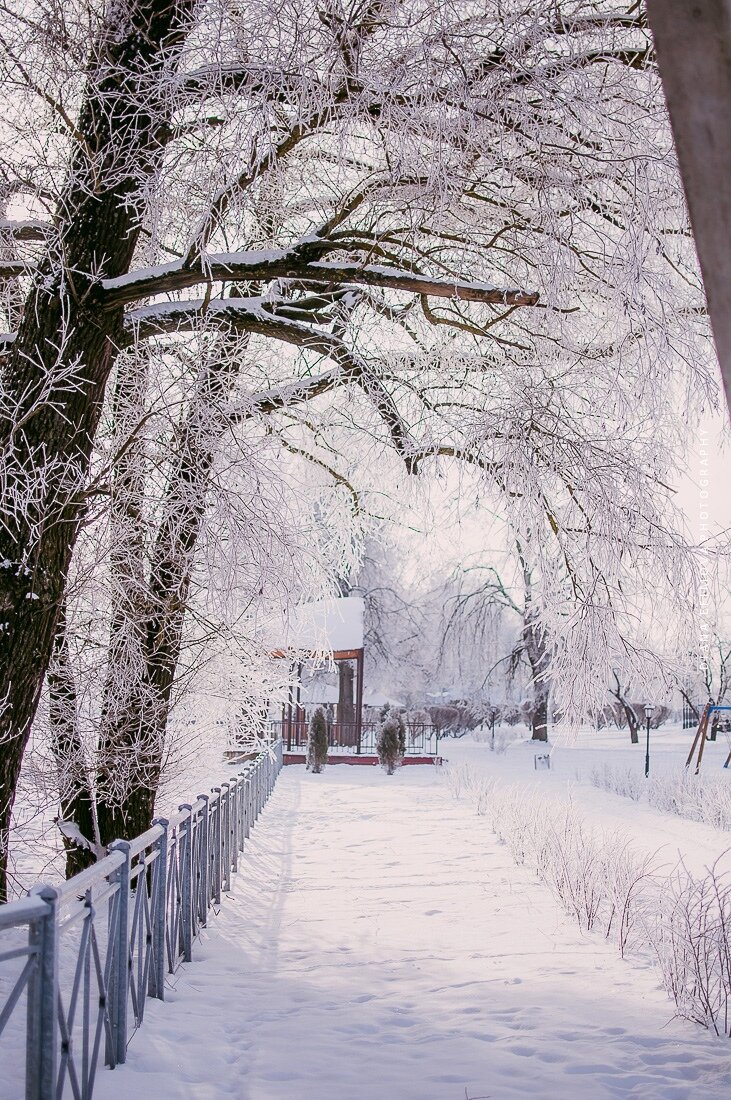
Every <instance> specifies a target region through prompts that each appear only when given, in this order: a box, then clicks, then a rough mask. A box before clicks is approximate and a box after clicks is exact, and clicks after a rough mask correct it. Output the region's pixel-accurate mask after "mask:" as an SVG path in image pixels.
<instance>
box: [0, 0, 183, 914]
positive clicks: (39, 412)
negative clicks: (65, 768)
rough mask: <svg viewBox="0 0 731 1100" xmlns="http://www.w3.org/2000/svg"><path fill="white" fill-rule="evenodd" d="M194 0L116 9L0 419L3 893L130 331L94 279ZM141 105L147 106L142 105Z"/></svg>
mask: <svg viewBox="0 0 731 1100" xmlns="http://www.w3.org/2000/svg"><path fill="white" fill-rule="evenodd" d="M194 6H195V4H194V0H178V2H177V3H175V4H171V3H169V2H167V0H152V2H150V0H128V2H127V3H126V4H125V5H124V6H120V5H112V6H111V7H110V8H109V9H108V12H109V14H108V16H107V20H108V21H107V24H106V25H105V27H104V29H103V31H102V33H101V37H100V40H99V41H98V42H96V43H95V48H94V50H93V56H92V58H91V61H90V65H89V75H88V79H87V86H86V90H85V94H84V100H83V103H82V106H81V109H80V113H79V117H78V121H77V123H76V127H75V138H74V153H73V156H72V157H71V162H70V165H69V172H68V177H67V182H66V185H65V188H64V190H63V192H62V194H61V196H60V200H59V205H58V209H57V213H56V217H55V220H54V226H53V240H52V241H51V243H50V245H49V248H48V251H47V253H46V256H45V258H44V260H43V262H42V263H41V265H40V271H39V273H38V275H37V277H36V278H35V280H34V285H33V288H32V290H31V292H30V295H29V298H28V301H27V303H26V307H25V310H24V314H23V320H22V323H21V325H20V328H19V330H18V335H17V338H16V340H15V342H14V344H13V349H12V353H11V355H10V359H9V364H8V367H7V370H6V372H5V377H4V379H3V381H4V385H5V388H6V390H7V393H8V395H9V397H10V400H11V401H14V402H15V404H16V413H15V415H14V416H13V417H12V419H9V420H7V421H6V422H5V423H4V424H3V425H2V426H0V454H3V455H4V469H3V471H2V473H3V480H4V484H3V498H4V508H3V511H4V515H3V516H2V520H3V522H2V523H1V524H0V564H1V565H2V568H0V624H1V626H0V629H1V630H2V645H0V699H1V700H2V713H0V744H2V745H3V747H4V750H3V753H2V756H1V757H0V900H1V899H3V898H4V897H6V894H7V876H6V871H7V858H8V843H9V828H10V817H11V813H12V807H13V799H14V797H15V790H16V786H17V781H18V776H19V773H20V766H21V761H22V758H23V752H24V750H25V746H26V743H27V740H28V736H29V733H30V727H31V723H32V721H33V717H34V715H35V712H36V708H37V706H38V700H39V697H40V692H41V688H42V685H43V679H44V677H45V675H46V671H47V669H48V664H49V661H50V657H51V651H52V647H53V639H54V636H55V632H56V624H57V620H58V616H59V611H60V608H61V604H62V600H63V594H64V589H65V584H66V578H67V575H68V569H69V563H70V560H71V554H72V551H73V547H74V543H75V541H76V538H77V535H78V530H79V522H80V518H81V514H82V509H83V495H82V493H83V485H84V481H85V478H86V474H87V472H88V468H89V462H90V456H91V450H92V446H93V442H94V438H95V436H96V431H97V426H98V422H99V416H100V412H101V408H102V401H103V398H104V390H105V386H106V383H107V379H108V377H109V372H110V370H111V368H112V366H113V364H114V361H115V358H116V354H117V350H116V349H117V348H118V347H119V346H120V344H121V342H122V339H123V317H122V310H121V308H117V309H114V310H110V311H109V312H102V311H101V310H99V309H98V306H97V297H98V287H99V280H101V279H102V278H110V277H111V278H115V277H118V276H120V275H123V274H125V273H126V272H127V271H128V269H129V266H130V263H131V260H132V256H133V253H134V249H135V245H136V242H137V237H138V233H139V218H138V214H137V206H138V203H137V201H136V194H137V192H138V191H139V189H140V185H141V184H143V183H144V180H145V179H146V178H148V177H149V176H150V175H151V174H152V172H153V171H154V170H155V168H156V166H157V164H158V162H159V159H160V155H161V146H160V142H159V140H158V136H157V135H158V132H159V130H160V127H161V123H162V121H163V120H164V119H165V118H166V117H167V115H168V112H169V109H170V108H169V106H167V105H166V101H165V98H164V95H165V93H164V81H162V82H161V94H160V98H159V102H156V103H150V102H149V101H150V99H151V98H152V99H153V100H154V98H155V97H154V96H153V97H150V96H149V93H146V96H143V95H142V94H141V90H142V88H143V86H145V85H147V84H148V82H150V81H151V80H152V78H153V76H154V75H155V74H156V72H158V71H160V70H162V68H163V66H169V65H170V64H171V63H172V62H173V60H174V59H175V58H176V57H177V54H178V52H179V48H180V46H181V45H182V43H183V41H184V39H185V36H186V34H187V31H188V27H189V23H190V19H191V16H192V12H193V10H194ZM143 103H145V106H142V104H143Z"/></svg>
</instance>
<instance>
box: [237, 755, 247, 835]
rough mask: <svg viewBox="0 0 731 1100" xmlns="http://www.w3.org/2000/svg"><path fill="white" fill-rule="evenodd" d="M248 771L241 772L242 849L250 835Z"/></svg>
mask: <svg viewBox="0 0 731 1100" xmlns="http://www.w3.org/2000/svg"><path fill="white" fill-rule="evenodd" d="M247 775H248V772H247V771H246V770H244V771H240V772H239V783H240V785H241V850H242V851H243V850H244V842H245V840H246V837H247V836H248V779H247V778H246V777H247Z"/></svg>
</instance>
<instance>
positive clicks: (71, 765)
mask: <svg viewBox="0 0 731 1100" xmlns="http://www.w3.org/2000/svg"><path fill="white" fill-rule="evenodd" d="M65 620H66V616H65V608H63V607H62V609H61V613H60V615H59V621H58V626H57V629H56V637H55V638H54V642H53V654H52V657H51V662H50V664H49V667H48V699H49V719H50V726H51V743H52V747H53V755H54V757H55V759H56V770H57V772H58V791H59V802H60V807H61V818H62V820H64V821H73V822H75V824H76V825H78V827H79V831H80V832H81V834H82V836H85V837H86V838H87V839H88V840H89V841H90V842H91V843H94V842H95V839H96V823H95V821H94V801H93V796H92V791H91V786H90V783H89V771H88V767H87V761H86V757H85V753H84V747H83V744H82V741H81V737H80V736H79V727H78V720H77V707H76V682H75V680H74V674H73V670H72V668H71V661H70V659H69V651H68V641H67V638H66V621H65ZM63 844H64V848H65V849H66V878H71V877H72V876H73V875H75V874H77V873H78V872H79V871H83V870H84V868H85V867H89V866H91V864H92V863H93V862H94V859H95V857H94V853H93V852H92V851H90V850H89V849H88V848H83V847H81V846H80V845H77V844H74V843H73V842H72V841H70V840H69V839H68V838H67V837H65V836H64V838H63Z"/></svg>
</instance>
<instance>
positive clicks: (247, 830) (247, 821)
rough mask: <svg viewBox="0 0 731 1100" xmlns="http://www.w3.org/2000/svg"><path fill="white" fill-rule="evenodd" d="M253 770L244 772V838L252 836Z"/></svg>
mask: <svg viewBox="0 0 731 1100" xmlns="http://www.w3.org/2000/svg"><path fill="white" fill-rule="evenodd" d="M250 775H251V772H250V771H248V770H247V771H246V772H244V838H245V839H248V838H249V837H250V836H251V779H250Z"/></svg>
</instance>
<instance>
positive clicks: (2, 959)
mask: <svg viewBox="0 0 731 1100" xmlns="http://www.w3.org/2000/svg"><path fill="white" fill-rule="evenodd" d="M281 767H282V745H281V742H277V743H275V744H273V745H272V746H271V748H269V749H266V750H264V751H262V752H260V753H259V754H258V755H257V756H256V758H255V759H253V760H252V761H250V762H249V763H248V764H247V766H246V767H245V768H244V769H243V770H242V771H241V772H239V773H238V775H237V776H235V777H234V778H232V779H231V780H230V782H227V783H222V784H221V786H220V787H214V788H213V790H212V791H211V792H210V794H207V795H205V794H204V795H199V797H198V798H197V800H196V802H195V803H194V805H192V806H191V805H182V806H180V807H179V812H178V813H177V814H174V815H173V816H172V817H171V818H170V819H169V820H164V819H160V820H157V821H155V823H154V824H153V826H152V828H151V829H150V830H149V831H148V832H146V833H144V834H143V835H142V836H139V837H137V838H136V839H135V840H132V841H125V840H118V841H116V842H115V843H114V844H112V845H110V847H109V849H108V855H106V856H105V857H104V859H102V860H100V861H99V862H98V863H96V864H95V865H94V866H93V867H90V868H88V869H87V870H85V871H82V872H81V873H80V874H78V875H76V876H74V878H72V879H69V880H68V881H67V882H65V883H63V884H62V885H61V886H36V887H34V888H33V889H32V890H31V891H30V892H29V894H28V896H27V897H25V898H22V899H20V900H19V901H13V902H9V903H8V904H6V905H2V906H0V933H7V934H6V935H4V937H3V938H4V940H5V941H6V944H7V945H5V944H3V943H0V964H3V965H2V987H1V988H0V1051H1V1050H2V1047H3V1046H5V1045H6V1043H9V1044H10V1046H12V1049H13V1053H14V1056H15V1059H16V1066H15V1069H16V1070H17V1073H18V1078H17V1082H18V1087H16V1085H14V1084H12V1082H13V1081H14V1080H15V1078H14V1077H13V1073H12V1072H3V1073H2V1074H1V1075H0V1096H2V1095H7V1096H12V1097H13V1098H14V1100H15V1098H17V1100H20V1097H21V1096H22V1095H23V1087H24V1089H25V1092H24V1095H25V1098H26V1100H63V1098H64V1097H72V1098H73V1100H90V1098H91V1096H92V1094H93V1091H94V1080H95V1076H96V1072H97V1068H98V1066H99V1063H100V1061H101V1058H102V1055H103V1057H104V1062H105V1063H106V1065H108V1066H111V1067H114V1066H116V1065H119V1064H120V1063H122V1062H124V1061H125V1058H126V1050H127V1043H128V1042H129V1039H130V1037H131V1035H132V1034H133V1033H134V1032H135V1031H136V1029H137V1028H138V1027H139V1026H140V1025H141V1024H142V1021H143V1018H144V1013H145V1003H146V1000H147V998H148V997H154V998H157V999H159V1000H164V998H165V976H166V974H171V973H173V972H174V971H175V969H176V968H177V966H178V965H179V964H180V963H181V962H184V961H189V960H190V959H191V957H192V950H193V941H194V939H195V937H196V935H197V933H198V932H199V930H200V928H201V927H202V926H204V925H205V924H206V922H207V920H208V913H209V910H210V908H211V906H212V905H214V904H216V905H217V904H220V902H221V895H222V892H224V891H226V890H228V889H230V885H231V874H232V872H234V871H236V870H237V865H238V857H239V853H240V852H242V851H243V849H244V842H245V840H246V838H247V837H248V836H249V833H250V830H251V828H252V826H253V824H254V822H255V821H256V819H257V817H258V816H259V813H260V811H261V809H262V808H263V806H264V804H265V802H266V801H267V799H268V797H269V795H270V794H271V792H272V790H273V787H274V783H275V781H276V778H277V775H278V774H279V771H280V769H281ZM8 941H10V942H8ZM6 964H7V965H6ZM8 971H12V974H9V973H8ZM3 1032H5V1041H3ZM7 1055H8V1051H7V1049H6V1050H5V1052H4V1061H6V1060H7ZM23 1058H24V1059H25V1075H24V1076H25V1081H24V1083H23V1081H22V1077H23V1067H22V1065H21V1062H22V1060H23ZM4 1083H8V1084H10V1088H11V1090H14V1091H10V1092H8V1093H7V1094H4V1093H3V1092H2V1089H3V1088H4V1087H5V1086H4Z"/></svg>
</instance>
